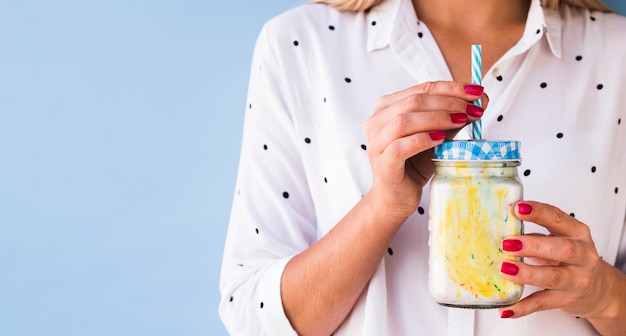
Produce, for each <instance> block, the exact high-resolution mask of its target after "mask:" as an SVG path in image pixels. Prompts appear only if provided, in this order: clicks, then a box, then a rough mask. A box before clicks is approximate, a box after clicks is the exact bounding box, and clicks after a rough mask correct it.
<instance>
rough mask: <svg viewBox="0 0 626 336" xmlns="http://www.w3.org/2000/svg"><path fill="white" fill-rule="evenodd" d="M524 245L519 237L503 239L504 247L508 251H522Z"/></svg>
mask: <svg viewBox="0 0 626 336" xmlns="http://www.w3.org/2000/svg"><path fill="white" fill-rule="evenodd" d="M522 247H524V245H523V244H522V241H521V240H517V239H505V240H503V241H502V249H503V250H505V251H508V252H517V251H521V250H522Z"/></svg>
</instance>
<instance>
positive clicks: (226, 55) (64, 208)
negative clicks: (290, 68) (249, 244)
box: [0, 0, 626, 336]
mask: <svg viewBox="0 0 626 336" xmlns="http://www.w3.org/2000/svg"><path fill="white" fill-rule="evenodd" d="M303 2H304V1H299V0H273V1H252V0H240V1H236V0H186V1H173V0H169V1H168V0H106V1H105V0H92V1H84V0H56V1H44V0H20V1H10V0H0V335H7V336H22V335H29V336H30V335H37V336H39V335H53V336H57V335H58V336H70V335H77V336H78V335H80V336H84V335H89V336H97V335H133V336H135V335H168V336H169V335H225V334H226V332H225V330H224V328H223V327H222V325H221V322H220V321H219V318H218V316H217V302H218V299H219V292H218V276H219V267H220V262H221V255H222V248H223V242H224V237H225V232H226V225H227V221H228V216H229V211H230V209H229V207H230V202H231V199H232V195H233V191H234V183H235V174H236V167H237V161H238V157H239V145H240V138H241V126H242V125H241V123H242V115H243V111H244V109H245V95H246V89H247V80H248V71H249V68H250V58H251V54H252V48H253V46H254V41H255V39H256V36H257V34H258V32H259V30H260V27H261V25H262V24H263V23H264V22H265V21H266V20H267V19H269V18H270V17H272V16H274V15H276V14H278V13H280V12H282V11H284V10H286V9H289V8H291V7H294V6H296V5H297V4H300V3H303ZM609 3H612V4H613V5H614V6H615V8H618V9H619V10H620V11H621V12H622V13H624V12H626V4H624V3H620V2H618V1H617V0H613V1H609Z"/></svg>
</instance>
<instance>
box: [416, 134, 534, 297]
mask: <svg viewBox="0 0 626 336" xmlns="http://www.w3.org/2000/svg"><path fill="white" fill-rule="evenodd" d="M519 145H520V144H519V142H516V141H483V140H478V141H448V142H444V143H443V144H441V145H439V146H437V147H436V148H435V157H434V159H433V161H434V163H435V166H436V172H435V176H434V177H433V180H432V181H431V192H430V212H429V213H430V217H429V223H428V228H429V232H430V236H429V249H430V256H429V289H430V293H431V295H432V296H433V298H434V299H435V300H436V301H437V302H438V303H439V304H442V305H445V306H451V307H461V308H497V307H503V306H508V305H511V304H513V303H515V302H517V301H518V300H519V298H520V297H521V295H522V291H523V285H521V284H517V283H514V282H512V281H509V280H506V279H505V278H503V277H502V275H501V274H500V272H499V267H500V263H501V262H502V261H503V260H516V258H514V257H510V256H507V255H506V254H504V252H503V251H502V249H501V246H502V241H503V240H504V238H506V237H507V236H514V235H520V234H522V233H523V224H522V222H521V221H520V220H519V219H517V217H515V215H514V213H513V205H514V204H515V203H516V202H518V201H520V200H521V199H522V185H521V183H520V181H519V178H518V175H517V167H518V166H519V164H520V155H519ZM517 260H519V259H517Z"/></svg>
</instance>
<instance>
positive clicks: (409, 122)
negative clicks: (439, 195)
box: [368, 112, 468, 155]
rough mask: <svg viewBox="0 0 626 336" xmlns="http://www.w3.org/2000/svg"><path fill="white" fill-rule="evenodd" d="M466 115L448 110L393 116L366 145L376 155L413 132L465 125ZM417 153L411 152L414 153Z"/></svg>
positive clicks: (447, 128)
mask: <svg viewBox="0 0 626 336" xmlns="http://www.w3.org/2000/svg"><path fill="white" fill-rule="evenodd" d="M467 120H468V117H467V115H466V114H465V113H448V112H421V113H420V112H412V113H403V114H400V115H397V116H395V118H394V119H393V121H391V122H389V123H387V124H386V125H385V126H384V127H383V128H382V130H380V132H379V133H378V134H376V136H374V138H372V139H370V141H369V143H368V147H370V148H372V152H373V153H375V154H376V155H379V154H380V153H382V152H383V151H384V150H385V148H386V147H387V146H388V145H389V144H390V143H392V142H393V141H395V140H397V139H400V138H403V137H406V136H409V135H411V134H415V133H421V132H432V131H441V130H450V129H454V128H460V127H461V126H463V125H465V123H466V122H467ZM415 154H417V153H413V155H415Z"/></svg>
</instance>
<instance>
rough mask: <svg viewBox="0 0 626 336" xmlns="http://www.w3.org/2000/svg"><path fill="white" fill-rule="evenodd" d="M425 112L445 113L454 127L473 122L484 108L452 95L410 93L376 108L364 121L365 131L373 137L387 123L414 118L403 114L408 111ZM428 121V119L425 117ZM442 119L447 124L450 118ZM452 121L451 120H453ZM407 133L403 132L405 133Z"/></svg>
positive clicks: (427, 126) (400, 123)
mask: <svg viewBox="0 0 626 336" xmlns="http://www.w3.org/2000/svg"><path fill="white" fill-rule="evenodd" d="M415 112H419V113H426V112H440V113H447V115H448V117H447V118H449V119H453V117H457V118H456V119H454V121H456V122H455V123H456V124H457V125H456V126H455V127H456V128H461V127H463V126H465V125H466V124H467V123H468V122H474V121H476V120H478V119H479V118H480V117H482V115H483V112H484V109H483V108H481V107H478V106H476V105H474V104H471V103H468V102H467V101H465V100H463V99H459V98H454V97H446V96H432V95H412V96H408V97H406V98H404V99H403V100H401V101H398V102H396V103H395V104H393V105H390V106H388V107H386V108H385V109H383V110H378V111H376V113H374V114H373V115H372V116H371V117H370V118H369V119H368V120H367V122H366V123H365V132H366V134H367V136H368V138H370V139H371V138H373V137H375V136H377V135H378V133H379V132H381V130H382V129H383V128H384V127H386V126H387V125H388V124H393V125H395V126H404V125H406V124H407V122H408V121H409V120H407V119H410V118H414V117H415V115H411V116H405V114H409V113H415ZM459 116H463V119H462V120H459V118H458V117H459ZM442 117H443V116H442ZM425 120H426V121H428V119H425ZM443 121H445V122H446V124H449V122H450V121H451V120H446V119H445V118H444V119H443ZM454 121H453V122H454ZM423 126H424V128H423V129H428V130H443V129H445V128H441V129H438V128H437V127H436V125H432V124H429V123H424V124H423ZM406 134H407V133H403V135H406Z"/></svg>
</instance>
